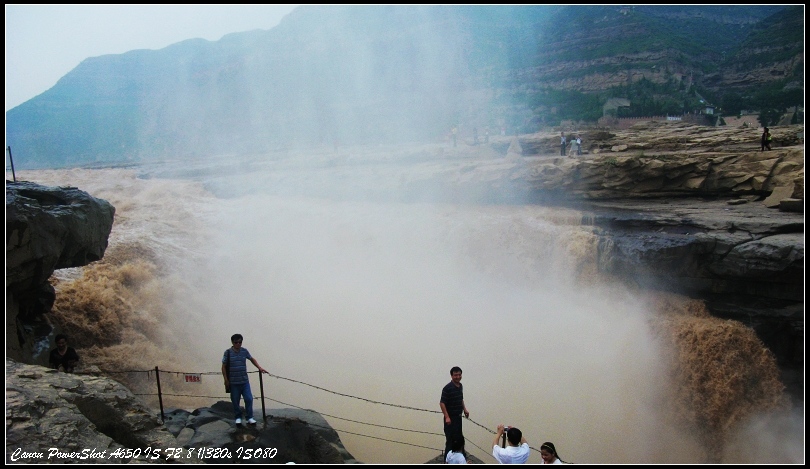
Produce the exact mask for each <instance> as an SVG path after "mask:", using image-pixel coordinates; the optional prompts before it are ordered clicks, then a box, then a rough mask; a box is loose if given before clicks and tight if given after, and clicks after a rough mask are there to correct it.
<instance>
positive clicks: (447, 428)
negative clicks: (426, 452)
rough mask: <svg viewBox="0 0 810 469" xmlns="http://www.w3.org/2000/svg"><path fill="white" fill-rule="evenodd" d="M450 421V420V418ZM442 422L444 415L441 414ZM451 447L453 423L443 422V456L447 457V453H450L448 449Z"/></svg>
mask: <svg viewBox="0 0 810 469" xmlns="http://www.w3.org/2000/svg"><path fill="white" fill-rule="evenodd" d="M451 422H452V420H451ZM442 423H444V416H442ZM452 447H453V424H452V423H451V424H450V425H447V424H446V423H444V457H445V458H447V454H448V453H450V450H451V449H452Z"/></svg>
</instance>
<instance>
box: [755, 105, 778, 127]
mask: <svg viewBox="0 0 810 469" xmlns="http://www.w3.org/2000/svg"><path fill="white" fill-rule="evenodd" d="M781 118H782V111H780V110H779V109H763V110H762V111H760V113H759V117H757V120H758V121H759V123H760V125H762V127H769V126H772V125H776V124H778V123H779V120H780V119H781Z"/></svg>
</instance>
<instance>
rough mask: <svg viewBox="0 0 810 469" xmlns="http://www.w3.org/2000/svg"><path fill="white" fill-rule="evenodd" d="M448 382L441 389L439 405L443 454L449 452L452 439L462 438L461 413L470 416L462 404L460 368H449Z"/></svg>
mask: <svg viewBox="0 0 810 469" xmlns="http://www.w3.org/2000/svg"><path fill="white" fill-rule="evenodd" d="M450 378H451V380H450V382H449V383H447V385H446V386H445V387H444V388H443V389H442V398H441V400H440V401H439V406H440V407H441V408H442V414H444V436H445V444H444V455H445V457H447V453H449V452H450V450H451V449H452V446H453V441H454V440H456V439H460V438H464V434H463V433H462V431H461V413H462V412H463V413H464V416H465V417H467V418H470V412H469V411H468V410H467V406H465V405H464V387H463V386H462V385H461V368H459V367H457V366H454V367H453V368H451V369H450Z"/></svg>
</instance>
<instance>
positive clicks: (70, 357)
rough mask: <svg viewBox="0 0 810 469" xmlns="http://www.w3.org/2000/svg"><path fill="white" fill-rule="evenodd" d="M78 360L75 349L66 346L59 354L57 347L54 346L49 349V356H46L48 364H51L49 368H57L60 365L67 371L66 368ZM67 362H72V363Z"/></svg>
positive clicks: (74, 364)
mask: <svg viewBox="0 0 810 469" xmlns="http://www.w3.org/2000/svg"><path fill="white" fill-rule="evenodd" d="M78 361H79V354H78V353H76V349H74V348H73V347H68V348H67V351H66V352H65V354H64V355H59V349H56V348H55V349H53V350H51V356H50V358H48V364H49V365H50V366H51V368H54V369H57V370H58V369H59V367H60V366H61V367H62V368H64V369H65V371H67V370H68V368H71V367H73V366H76V363H77V362H78ZM69 362H73V363H72V365H71V364H70V363H69Z"/></svg>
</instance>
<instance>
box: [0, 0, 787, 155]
mask: <svg viewBox="0 0 810 469" xmlns="http://www.w3.org/2000/svg"><path fill="white" fill-rule="evenodd" d="M704 8H705V9H704ZM799 13H800V11H799V10H798V7H796V8H784V7H779V6H754V7H700V6H695V7H661V8H660V9H659V8H658V7H618V6H600V7H590V6H567V7H560V6H504V7H501V6H419V7H402V6H375V7H361V6H347V7H334V6H304V7H300V8H297V9H296V10H294V11H293V12H292V13H290V14H289V15H288V16H287V17H286V18H285V19H284V20H283V21H282V22H281V24H279V25H278V26H277V27H275V28H273V29H271V30H267V31H262V30H257V31H251V32H246V33H238V34H231V35H227V36H225V37H223V38H222V39H221V40H220V41H216V42H210V41H205V40H188V41H184V42H180V43H177V44H174V45H172V46H169V47H166V48H164V49H161V50H156V51H153V50H136V51H130V52H127V53H125V54H119V55H107V56H101V57H92V58H88V59H86V60H85V61H84V62H82V63H81V64H80V65H79V66H78V67H76V68H75V69H74V70H73V71H71V72H70V73H69V74H67V75H66V76H65V77H63V78H62V79H61V80H60V81H59V82H58V83H57V84H56V85H55V86H54V87H53V88H52V89H50V90H48V91H46V92H45V93H43V94H41V95H39V96H37V97H36V98H34V99H32V100H30V101H28V102H26V103H23V104H22V105H20V106H18V107H16V108H14V109H12V110H10V111H8V112H7V113H6V122H7V128H6V134H7V143H8V145H10V146H11V147H12V148H13V149H14V150H15V151H14V154H15V157H16V158H17V161H15V163H16V164H17V165H18V167H20V168H44V167H71V166H79V165H87V164H107V163H112V162H114V163H121V162H135V161H142V160H147V161H152V160H160V159H165V158H179V157H192V158H198V157H201V156H211V155H222V154H233V153H236V154H262V153H267V152H269V151H273V150H279V149H285V148H295V147H307V146H312V145H332V144H338V143H340V144H358V143H384V142H388V143H395V142H409V141H423V142H426V141H437V140H440V139H441V138H442V137H443V136H444V135H445V134H446V133H447V132H448V131H449V130H450V128H451V127H453V126H454V125H463V126H465V127H466V128H467V129H472V128H473V127H476V128H480V129H483V128H489V129H501V128H504V129H508V132H509V134H514V133H531V132H534V131H536V130H537V128H538V127H539V126H556V125H559V123H560V121H562V120H566V119H573V120H582V121H592V122H593V121H595V120H596V119H597V118H598V117H601V113H602V105H603V104H604V103H605V101H606V100H607V99H608V98H610V97H627V98H630V99H631V100H636V99H639V100H643V101H645V102H648V103H649V105H646V106H644V107H641V108H639V109H636V110H635V111H634V112H636V113H642V114H643V113H645V112H673V113H679V112H690V111H693V110H695V109H698V108H699V106H700V105H701V103H700V102H699V101H698V99H697V95H696V94H695V93H694V91H696V90H698V89H699V90H700V91H701V93H703V94H704V95H705V96H706V97H707V98H708V99H710V100H711V101H713V102H718V103H719V102H721V101H723V98H724V96H725V93H726V90H733V91H734V92H735V93H737V94H735V95H734V96H733V98H734V99H731V100H730V102H734V103H738V105H739V103H750V104H751V105H759V104H763V103H764V104H768V105H771V103H775V104H773V105H778V106H781V107H784V106H787V105H793V104H801V102H800V101H801V99H800V98H801V96H802V93H801V92H802V91H803V77H802V76H801V75H800V74H799V72H798V70H800V69H801V67H799V65H801V64H802V63H803V62H802V57H803V46H801V45H797V44H798V43H797V42H796V41H795V39H796V36H797V33H796V32H795V31H803V27H799V28H797V25H799V24H801V25H803V14H802V15H799ZM780 15H781V16H780ZM791 31H793V32H791ZM749 35H750V36H749ZM764 36H767V37H769V38H770V39H771V41H770V42H767V44H778V43H779V42H778V41H779V38H790V41H791V42H789V44H785V46H784V47H785V48H784V50H783V51H781V52H780V55H779V57H778V58H776V57H775V56H774V55H773V54H771V55H769V56H768V57H771V58H772V59H773V60H772V61H771V62H768V61H767V60H765V59H763V57H762V55H761V54H759V55H756V56H755V57H749V56H746V55H745V54H744V51H745V50H748V49H741V50H740V51H739V52H737V53H733V50H734V46H735V45H737V44H743V45H744V44H748V43H749V42H750V41H754V42H755V43H762V44H766V41H765V40H764V39H762V38H763V37H764ZM774 41H777V42H774ZM768 47H771V48H772V47H775V46H768ZM769 50H770V49H769ZM724 58H725V59H724ZM723 60H726V62H723ZM720 63H723V64H724V65H723V66H722V67H719V66H718V65H717V64H720ZM725 70H733V73H731V72H729V73H725V72H724V71H725ZM754 71H755V72H756V73H753V72H754ZM642 81H643V82H648V83H651V84H653V85H654V86H656V87H657V88H656V89H655V90H654V91H649V88H650V87H649V86H646V87H645V88H644V90H643V91H639V90H636V89H635V88H633V87H632V86H630V85H633V84H635V83H639V82H642ZM797 84H798V85H797ZM765 85H768V87H770V88H768V92H769V94H768V95H767V96H766V95H762V96H760V95H757V93H758V92H759V91H760V90H761V88H763V86H765ZM771 85H773V86H771ZM797 86H798V88H796V87H797ZM772 88H773V89H772ZM783 89H787V90H791V89H792V90H794V91H790V92H789V93H788V94H787V95H785V92H784V91H783ZM796 89H798V90H799V93H798V94H797V93H796V91H795V90H796ZM640 93H642V94H640ZM797 99H798V100H799V102H796V103H793V101H796V100H797ZM634 115H635V114H634Z"/></svg>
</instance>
